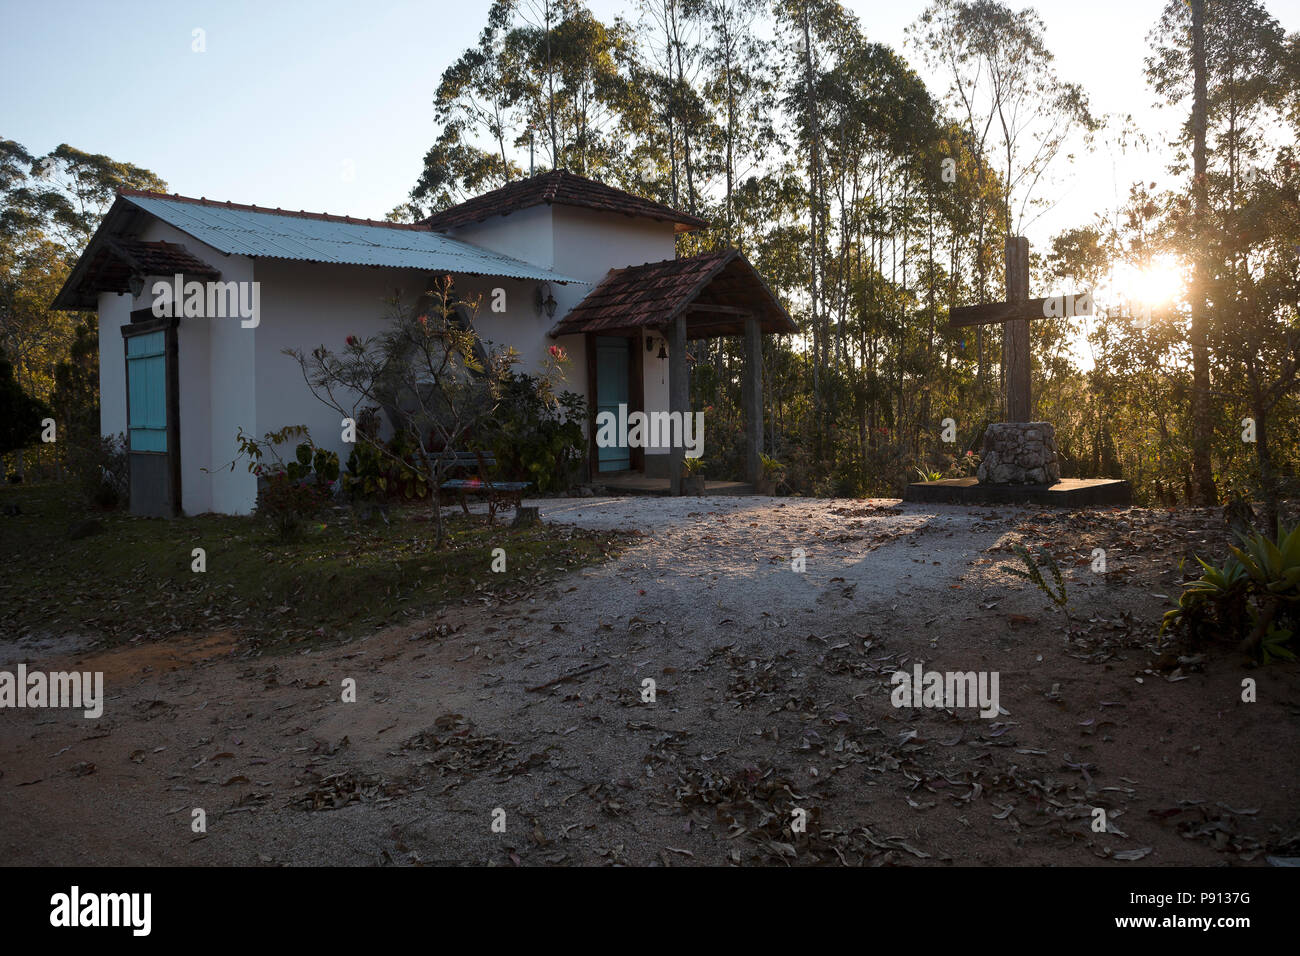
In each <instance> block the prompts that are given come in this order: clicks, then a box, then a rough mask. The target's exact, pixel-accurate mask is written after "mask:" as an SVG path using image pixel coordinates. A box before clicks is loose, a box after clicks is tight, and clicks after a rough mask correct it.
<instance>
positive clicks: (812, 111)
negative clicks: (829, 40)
mask: <svg viewBox="0 0 1300 956" xmlns="http://www.w3.org/2000/svg"><path fill="white" fill-rule="evenodd" d="M799 14H800V18H801V26H802V27H803V55H804V95H805V98H806V107H805V108H806V109H807V110H808V131H809V133H810V134H811V140H812V142H811V146H812V154H811V155H810V156H809V158H808V228H809V253H810V254H809V266H810V268H809V273H810V275H809V288H810V308H811V313H812V316H811V318H812V329H813V405H814V408H815V409H816V420H815V422H814V431H813V444H814V455H815V456H816V458H817V460H818V461H820V460H821V458H822V442H821V435H822V428H821V424H822V423H821V418H822V414H821V412H822V395H821V375H820V371H821V366H822V364H823V363H824V361H825V355H824V354H823V353H822V351H821V350H822V349H824V348H825V340H824V337H823V336H822V335H821V322H820V319H819V313H818V311H817V266H818V262H819V261H820V255H819V252H820V245H819V243H818V241H817V237H818V231H817V225H818V223H817V203H818V201H819V199H820V194H819V193H820V191H819V190H818V188H817V186H818V182H819V180H820V178H821V176H820V172H819V170H820V168H821V156H820V151H821V139H820V136H819V132H820V125H821V124H820V123H819V122H818V119H817V90H816V87H815V85H814V83H813V57H812V26H811V24H810V23H809V21H808V4H807V3H803V4H800V7H799Z"/></svg>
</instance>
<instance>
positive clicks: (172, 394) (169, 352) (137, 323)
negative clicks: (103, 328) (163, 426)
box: [122, 309, 183, 518]
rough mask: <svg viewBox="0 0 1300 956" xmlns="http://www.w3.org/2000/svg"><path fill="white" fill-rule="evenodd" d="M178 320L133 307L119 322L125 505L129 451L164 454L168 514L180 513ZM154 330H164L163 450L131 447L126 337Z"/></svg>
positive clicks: (128, 363) (128, 492)
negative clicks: (123, 395)
mask: <svg viewBox="0 0 1300 956" xmlns="http://www.w3.org/2000/svg"><path fill="white" fill-rule="evenodd" d="M179 324H180V317H179V316H169V317H165V318H161V319H160V318H157V317H156V316H155V315H154V314H153V310H152V309H136V310H134V311H133V312H132V313H131V321H130V322H129V323H128V324H126V325H123V326H122V365H123V370H124V371H125V373H126V374H125V376H124V378H123V385H124V387H125V388H126V455H127V469H126V473H127V507H128V508H129V507H130V501H131V488H130V480H131V477H130V476H131V466H130V460H131V455H165V456H166V457H167V483H168V491H169V492H170V494H169V495H168V497H169V498H170V499H171V507H170V509H169V510H170V512H171V517H173V518H176V517H180V515H181V514H182V513H183V509H182V508H181V402H180V371H179V369H178V368H177V361H176V360H177V356H178V354H179V348H178V342H177V334H176V328H177V326H178V325H179ZM153 332H162V333H163V375H164V379H165V381H166V391H167V397H166V405H167V450H166V451H165V452H156V451H138V452H133V451H132V450H131V360H130V357H129V356H128V354H127V351H128V350H127V344H126V343H127V340H128V339H132V338H135V337H136V336H137V335H149V334H151V333H153Z"/></svg>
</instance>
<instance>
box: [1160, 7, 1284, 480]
mask: <svg viewBox="0 0 1300 956" xmlns="http://www.w3.org/2000/svg"><path fill="white" fill-rule="evenodd" d="M1150 39H1151V41H1152V43H1153V46H1154V51H1153V54H1152V56H1151V57H1149V58H1148V59H1147V61H1146V70H1147V79H1148V81H1149V82H1150V84H1151V86H1152V88H1153V90H1154V91H1155V93H1156V94H1157V95H1158V96H1159V97H1160V98H1161V100H1162V101H1163V102H1164V103H1166V104H1168V105H1170V106H1179V107H1183V108H1186V109H1187V110H1188V118H1187V121H1186V122H1185V123H1184V124H1183V125H1182V128H1181V135H1180V146H1181V149H1180V151H1179V152H1178V154H1177V155H1176V156H1175V159H1174V163H1173V166H1172V171H1173V172H1175V173H1176V174H1185V173H1187V172H1189V170H1188V162H1189V156H1188V152H1189V151H1190V154H1191V155H1190V164H1191V168H1190V173H1191V179H1190V185H1189V189H1188V192H1189V194H1190V201H1189V203H1188V204H1187V206H1186V207H1185V208H1186V215H1185V216H1183V217H1181V219H1175V221H1174V223H1173V225H1174V227H1175V228H1176V229H1177V230H1178V231H1179V232H1180V234H1181V236H1182V239H1183V242H1184V245H1185V247H1186V248H1187V250H1188V251H1189V253H1190V257H1191V260H1192V266H1193V278H1192V283H1191V289H1190V297H1189V298H1190V303H1191V321H1190V329H1189V344H1190V347H1191V352H1192V394H1191V405H1192V452H1193V474H1194V478H1195V490H1196V495H1197V497H1198V499H1199V500H1200V501H1201V503H1203V504H1211V503H1213V502H1214V501H1215V499H1216V498H1217V492H1216V489H1215V482H1214V471H1213V463H1212V461H1211V445H1212V443H1213V426H1212V417H1213V409H1212V407H1211V406H1212V402H1213V398H1214V395H1213V391H1212V381H1211V371H1210V366H1211V356H1210V351H1211V340H1212V338H1213V336H1214V328H1213V326H1214V325H1215V323H1216V315H1217V316H1218V317H1219V318H1221V319H1226V315H1225V314H1224V312H1225V309H1231V308H1232V307H1233V304H1232V303H1230V302H1219V303H1215V302H1214V301H1213V300H1212V299H1211V295H1210V293H1211V289H1212V287H1213V285H1214V283H1215V279H1214V275H1215V273H1216V272H1218V271H1220V270H1222V269H1224V268H1236V269H1237V270H1238V271H1240V270H1241V269H1242V268H1244V267H1245V266H1246V264H1245V263H1244V261H1242V260H1241V258H1240V256H1238V261H1237V263H1236V264H1235V266H1229V264H1228V263H1226V262H1224V261H1223V258H1222V257H1223V255H1224V254H1225V250H1224V248H1223V247H1222V244H1220V248H1219V249H1218V251H1217V252H1216V251H1215V249H1214V245H1215V241H1214V238H1213V233H1214V227H1213V224H1214V222H1215V220H1216V218H1218V217H1219V216H1221V215H1222V213H1223V212H1224V211H1225V210H1233V209H1235V208H1236V207H1237V206H1238V205H1239V202H1240V200H1241V197H1242V196H1243V195H1244V194H1247V193H1249V192H1250V190H1249V185H1250V182H1249V181H1250V180H1252V179H1253V178H1254V176H1255V172H1256V171H1255V168H1254V165H1253V164H1254V163H1255V162H1256V161H1257V160H1258V158H1259V157H1260V155H1261V151H1262V150H1264V149H1265V143H1266V142H1267V140H1268V138H1269V133H1270V132H1271V131H1275V130H1276V128H1277V126H1276V124H1277V123H1279V122H1280V121H1282V120H1283V119H1284V118H1285V117H1286V116H1287V115H1288V111H1291V112H1290V115H1292V116H1294V110H1295V109H1297V101H1296V89H1297V86H1298V85H1300V84H1297V80H1296V76H1295V66H1294V63H1295V52H1294V50H1295V47H1294V42H1295V41H1294V38H1293V40H1292V45H1291V46H1288V43H1287V38H1286V36H1285V34H1284V33H1283V31H1282V29H1281V27H1280V25H1279V24H1278V22H1277V20H1276V19H1274V18H1273V17H1272V16H1270V15H1269V14H1268V12H1267V11H1266V10H1265V9H1264V7H1263V5H1262V4H1261V3H1259V2H1258V0H1186V2H1184V0H1169V2H1168V3H1167V4H1166V6H1165V8H1164V11H1163V13H1162V14H1161V17H1160V20H1159V22H1158V23H1157V24H1156V26H1155V28H1154V29H1153V30H1152V32H1151V37H1150Z"/></svg>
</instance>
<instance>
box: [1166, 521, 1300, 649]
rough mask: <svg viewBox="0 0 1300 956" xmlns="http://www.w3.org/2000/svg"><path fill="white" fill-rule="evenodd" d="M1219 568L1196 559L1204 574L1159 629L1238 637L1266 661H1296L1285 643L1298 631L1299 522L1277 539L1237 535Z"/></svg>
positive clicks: (1194, 636) (1195, 637)
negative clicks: (1228, 554) (1233, 544)
mask: <svg viewBox="0 0 1300 956" xmlns="http://www.w3.org/2000/svg"><path fill="white" fill-rule="evenodd" d="M1237 539H1238V542H1239V543H1240V545H1241V546H1240V547H1237V546H1233V547H1230V548H1229V551H1230V552H1231V554H1230V556H1229V557H1228V558H1227V559H1226V560H1225V561H1224V563H1223V564H1222V565H1221V566H1216V565H1212V564H1209V563H1208V562H1206V561H1203V560H1202V559H1200V558H1199V557H1198V558H1197V559H1196V560H1197V563H1199V564H1200V565H1201V568H1202V569H1203V571H1204V573H1203V574H1202V575H1201V576H1200V577H1199V578H1198V579H1197V580H1195V581H1192V582H1191V583H1190V584H1188V586H1187V587H1186V588H1185V589H1184V591H1183V593H1182V595H1181V596H1180V597H1179V599H1178V607H1176V608H1174V609H1173V610H1172V611H1168V612H1166V614H1165V616H1164V620H1163V621H1162V622H1161V625H1160V630H1161V633H1164V632H1166V631H1174V632H1182V633H1184V634H1186V635H1187V636H1188V637H1189V638H1190V639H1192V640H1202V639H1206V638H1213V637H1218V636H1223V637H1230V638H1240V639H1241V649H1242V650H1243V651H1244V652H1246V653H1248V654H1251V655H1252V656H1254V657H1256V658H1258V659H1260V660H1262V661H1264V662H1265V663H1267V662H1269V661H1274V660H1295V659H1296V654H1295V652H1294V651H1293V650H1292V649H1291V648H1290V647H1288V646H1287V645H1288V644H1290V643H1291V641H1292V640H1293V638H1294V637H1295V636H1296V635H1297V633H1300V525H1297V526H1296V527H1295V528H1292V529H1291V531H1290V532H1285V531H1282V530H1279V532H1278V536H1277V540H1276V541H1273V540H1270V539H1269V538H1268V537H1267V536H1265V535H1263V534H1260V533H1258V532H1256V533H1254V534H1249V535H1247V534H1241V533H1238V535H1237Z"/></svg>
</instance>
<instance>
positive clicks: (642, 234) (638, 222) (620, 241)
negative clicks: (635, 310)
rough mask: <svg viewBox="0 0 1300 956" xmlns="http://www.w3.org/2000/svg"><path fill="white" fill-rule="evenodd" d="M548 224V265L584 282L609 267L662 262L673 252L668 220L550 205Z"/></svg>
mask: <svg viewBox="0 0 1300 956" xmlns="http://www.w3.org/2000/svg"><path fill="white" fill-rule="evenodd" d="M552 228H553V232H554V247H555V253H554V264H553V265H552V268H553V269H554V270H555V271H556V272H558V273H560V274H561V275H567V276H572V277H573V278H575V279H583V280H586V281H588V282H599V281H600V280H601V279H603V278H605V275H606V274H607V273H608V272H609V270H610V269H621V268H623V267H624V266H639V265H642V264H644V263H646V262H662V261H663V260H664V259H672V258H673V257H674V256H675V255H676V249H677V245H676V241H675V239H674V235H675V234H674V232H673V224H672V223H671V222H658V221H657V220H654V219H633V218H632V217H630V216H624V215H622V214H621V213H609V212H599V211H597V210H594V209H578V208H575V207H573V206H553V207H552Z"/></svg>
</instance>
